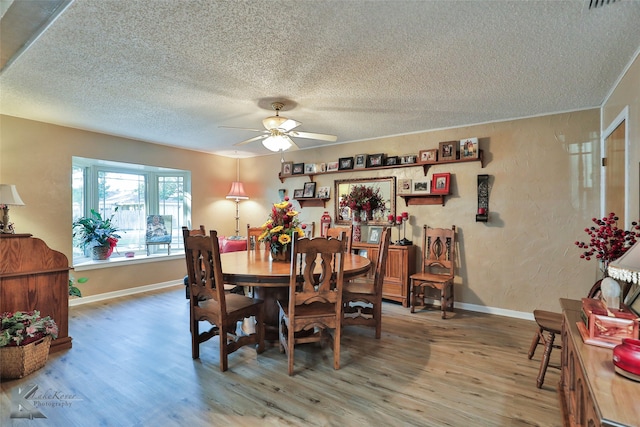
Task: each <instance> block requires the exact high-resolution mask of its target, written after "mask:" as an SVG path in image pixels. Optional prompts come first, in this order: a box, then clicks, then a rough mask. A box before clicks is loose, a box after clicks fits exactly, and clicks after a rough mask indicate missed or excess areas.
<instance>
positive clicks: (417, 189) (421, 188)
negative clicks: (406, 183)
mask: <svg viewBox="0 0 640 427" xmlns="http://www.w3.org/2000/svg"><path fill="white" fill-rule="evenodd" d="M413 193H414V194H431V181H429V180H427V179H425V180H416V181H413Z"/></svg>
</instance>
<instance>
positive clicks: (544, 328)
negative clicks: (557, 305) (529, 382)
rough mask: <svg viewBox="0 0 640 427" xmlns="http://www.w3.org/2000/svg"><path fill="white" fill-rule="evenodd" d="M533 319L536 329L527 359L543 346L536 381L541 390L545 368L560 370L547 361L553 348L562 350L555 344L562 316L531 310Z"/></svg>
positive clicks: (551, 312) (557, 366)
mask: <svg viewBox="0 0 640 427" xmlns="http://www.w3.org/2000/svg"><path fill="white" fill-rule="evenodd" d="M533 317H534V319H535V321H536V323H537V325H538V329H537V330H536V334H535V335H534V336H533V341H532V342H531V347H529V353H528V357H529V359H531V358H533V355H534V354H535V352H536V348H537V347H538V345H543V346H544V353H543V355H542V359H541V360H540V368H539V369H538V377H537V379H536V385H537V387H538V388H542V385H543V384H544V377H545V375H546V373H547V368H548V367H552V368H556V369H560V365H559V364H551V363H549V360H550V358H551V351H552V350H553V349H554V348H555V349H562V346H561V345H560V344H557V343H556V342H555V339H556V335H558V336H559V335H560V333H561V332H562V314H561V313H555V312H553V311H546V310H533Z"/></svg>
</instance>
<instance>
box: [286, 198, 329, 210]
mask: <svg viewBox="0 0 640 427" xmlns="http://www.w3.org/2000/svg"><path fill="white" fill-rule="evenodd" d="M293 200H295V201H297V202H298V203H300V208H301V209H304V207H305V206H309V207H316V208H324V207H326V203H327V200H329V199H318V198H316V197H308V198H302V199H293Z"/></svg>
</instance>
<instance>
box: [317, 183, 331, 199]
mask: <svg viewBox="0 0 640 427" xmlns="http://www.w3.org/2000/svg"><path fill="white" fill-rule="evenodd" d="M330 194H331V187H329V186H323V187H319V188H318V196H317V197H318V199H328V198H329V195H330Z"/></svg>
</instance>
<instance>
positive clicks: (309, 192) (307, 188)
mask: <svg viewBox="0 0 640 427" xmlns="http://www.w3.org/2000/svg"><path fill="white" fill-rule="evenodd" d="M315 195H316V183H315V182H305V183H304V191H303V193H302V198H303V199H307V198H313V197H314V196H315Z"/></svg>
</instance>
